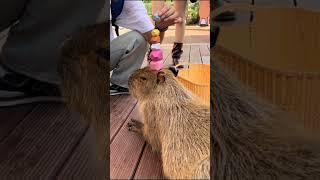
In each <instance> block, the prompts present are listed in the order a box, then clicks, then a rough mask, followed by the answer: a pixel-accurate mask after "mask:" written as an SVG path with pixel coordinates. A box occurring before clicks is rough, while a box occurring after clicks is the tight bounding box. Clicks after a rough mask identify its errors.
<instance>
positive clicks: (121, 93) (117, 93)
mask: <svg viewBox="0 0 320 180" xmlns="http://www.w3.org/2000/svg"><path fill="white" fill-rule="evenodd" d="M116 95H130V93H129V92H128V93H126V92H116V93H110V96H116Z"/></svg>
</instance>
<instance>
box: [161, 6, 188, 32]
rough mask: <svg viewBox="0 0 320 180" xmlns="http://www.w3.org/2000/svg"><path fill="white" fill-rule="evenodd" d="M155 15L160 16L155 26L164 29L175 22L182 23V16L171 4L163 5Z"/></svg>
mask: <svg viewBox="0 0 320 180" xmlns="http://www.w3.org/2000/svg"><path fill="white" fill-rule="evenodd" d="M156 15H158V16H159V17H160V21H159V22H156V27H157V28H159V29H165V28H167V27H168V26H171V25H174V24H176V23H182V18H181V17H180V16H179V14H178V13H177V12H176V10H175V9H174V7H172V6H168V5H166V6H164V7H163V8H162V9H161V10H160V11H159V12H158V13H157V14H156Z"/></svg>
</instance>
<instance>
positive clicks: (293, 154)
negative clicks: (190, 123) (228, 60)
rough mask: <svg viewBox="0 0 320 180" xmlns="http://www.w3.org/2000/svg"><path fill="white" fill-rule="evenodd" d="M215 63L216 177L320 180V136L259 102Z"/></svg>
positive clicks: (213, 157)
mask: <svg viewBox="0 0 320 180" xmlns="http://www.w3.org/2000/svg"><path fill="white" fill-rule="evenodd" d="M221 67H222V66H219V61H217V60H214V59H211V77H212V78H211V112H212V113H211V119H212V122H211V160H212V167H211V168H212V169H211V177H212V178H213V179H215V180H265V179H268V180H269V179H270V180H271V179H272V180H273V179H275V180H278V179H279V180H298V179H299V180H316V179H320V148H319V145H320V144H319V142H320V141H319V138H318V137H319V135H316V134H311V133H309V131H308V130H306V129H304V128H303V124H301V123H300V121H297V120H295V117H293V116H291V115H289V114H287V113H286V112H283V111H282V110H280V109H278V108H277V107H274V106H272V105H271V104H269V103H268V102H265V101H263V100H261V99H260V98H258V97H257V96H256V95H255V94H254V93H253V92H250V91H248V88H244V86H242V85H241V84H239V83H238V81H237V80H235V79H232V78H231V76H230V75H229V74H227V73H226V72H224V71H223V70H222V68H221Z"/></svg>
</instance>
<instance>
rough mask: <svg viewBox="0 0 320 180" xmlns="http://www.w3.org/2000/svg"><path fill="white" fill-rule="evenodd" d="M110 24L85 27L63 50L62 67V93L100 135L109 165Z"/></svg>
mask: <svg viewBox="0 0 320 180" xmlns="http://www.w3.org/2000/svg"><path fill="white" fill-rule="evenodd" d="M107 27H109V26H108V25H107V24H106V23H102V24H96V25H91V26H87V27H84V28H82V29H80V30H79V31H77V32H76V33H74V34H72V36H71V37H69V39H67V40H66V41H65V42H64V43H63V45H62V47H61V58H60V62H59V65H58V71H59V75H60V76H61V91H62V94H63V95H64V97H65V99H66V101H67V104H68V105H69V106H70V108H72V109H73V110H76V111H78V112H79V113H81V114H82V115H83V117H84V119H85V120H87V121H88V123H90V124H91V126H92V127H93V128H94V130H95V133H96V135H97V142H98V148H99V153H100V154H99V155H100V160H101V162H103V163H104V164H103V168H105V167H108V166H107V165H108V164H107V163H108V162H107V159H108V156H107V152H106V148H107V144H106V142H107V141H106V139H108V138H109V137H108V134H109V133H108V132H109V127H108V124H107V123H108V121H107V120H108V116H109V113H108V110H109V93H108V89H107V82H108V81H107V80H108V79H107V78H108V72H109V71H108V67H109V65H108V64H109V63H108V61H107V57H105V56H106V52H107V48H108V46H109V42H108V41H107Z"/></svg>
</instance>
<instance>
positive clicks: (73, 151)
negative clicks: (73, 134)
mask: <svg viewBox="0 0 320 180" xmlns="http://www.w3.org/2000/svg"><path fill="white" fill-rule="evenodd" d="M89 128H90V125H89V124H86V127H85V129H84V131H83V132H82V134H81V136H79V139H78V141H77V142H76V143H75V144H74V146H73V147H72V148H71V150H70V153H69V154H68V156H66V157H67V158H66V159H65V160H64V161H63V163H61V165H60V167H59V168H57V172H56V174H55V176H54V177H59V175H60V174H61V173H62V172H63V169H64V168H65V167H66V165H67V164H68V162H69V161H70V159H71V158H72V155H73V154H74V153H75V151H76V150H77V148H78V147H79V146H80V144H81V142H82V140H83V139H84V138H85V136H86V134H87V133H88V132H89Z"/></svg>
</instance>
